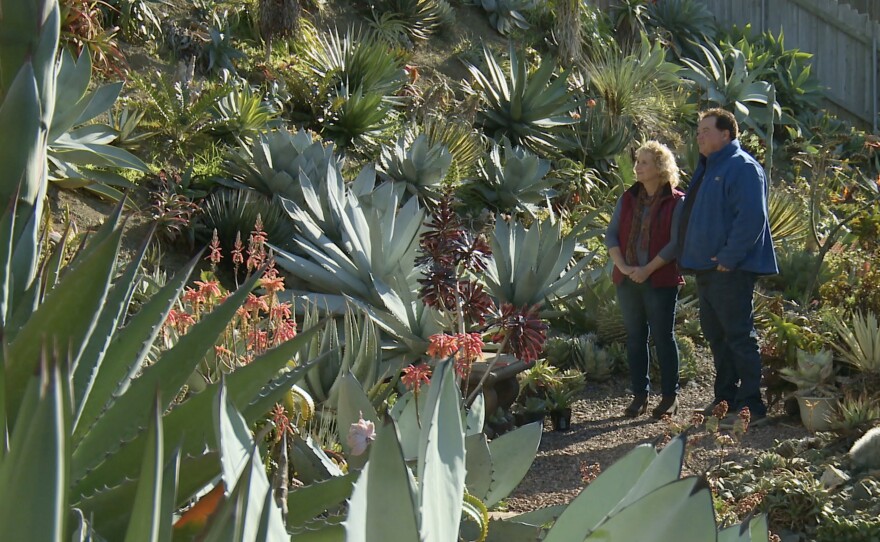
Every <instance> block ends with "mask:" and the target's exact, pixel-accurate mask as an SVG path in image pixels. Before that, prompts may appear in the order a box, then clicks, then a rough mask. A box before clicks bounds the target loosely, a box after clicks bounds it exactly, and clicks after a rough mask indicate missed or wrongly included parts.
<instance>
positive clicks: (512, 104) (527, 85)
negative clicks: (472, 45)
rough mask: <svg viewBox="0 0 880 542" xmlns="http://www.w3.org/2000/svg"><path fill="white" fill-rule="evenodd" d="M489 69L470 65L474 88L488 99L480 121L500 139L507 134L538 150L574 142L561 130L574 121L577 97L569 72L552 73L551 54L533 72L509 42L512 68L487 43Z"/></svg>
mask: <svg viewBox="0 0 880 542" xmlns="http://www.w3.org/2000/svg"><path fill="white" fill-rule="evenodd" d="M483 57H484V60H485V68H484V69H482V70H481V69H480V68H477V67H476V66H473V65H471V66H469V67H468V69H469V70H470V72H471V75H472V76H473V77H474V82H473V84H472V89H471V90H472V92H474V93H475V94H478V95H479V96H480V97H481V99H482V100H483V102H484V104H483V107H482V109H480V111H479V123H480V124H481V125H482V127H483V129H484V130H485V132H486V133H487V134H488V135H489V136H490V137H492V138H494V139H495V140H496V141H498V140H500V139H501V138H502V137H504V136H506V137H507V138H509V139H510V140H511V141H512V142H513V143H515V144H517V145H525V146H527V147H529V148H531V149H533V150H536V151H549V152H551V153H557V152H559V151H560V150H564V149H568V148H571V147H572V141H571V138H570V137H568V136H567V135H566V134H565V133H564V132H562V131H561V130H560V129H561V128H563V127H565V126H568V125H570V124H573V123H574V119H573V118H572V117H571V113H572V111H573V110H574V108H575V105H576V101H575V98H574V96H573V95H572V94H571V93H569V91H568V86H567V84H568V83H567V81H568V73H567V72H563V73H561V74H559V75H558V76H556V77H554V68H555V66H554V63H553V59H552V57H551V56H550V55H547V56H545V57H544V58H543V59H542V60H541V64H540V66H539V67H538V69H537V70H536V71H534V72H530V71H529V69H528V66H527V62H526V59H525V58H524V55H522V54H520V53H518V52H517V51H516V49H515V48H514V46H513V44H512V43H511V45H510V59H509V62H510V69H509V73H508V74H507V75H505V73H504V70H503V69H502V67H501V64H500V63H499V62H498V60H496V59H495V56H494V55H493V54H492V53H491V51H489V49H488V48H486V47H483Z"/></svg>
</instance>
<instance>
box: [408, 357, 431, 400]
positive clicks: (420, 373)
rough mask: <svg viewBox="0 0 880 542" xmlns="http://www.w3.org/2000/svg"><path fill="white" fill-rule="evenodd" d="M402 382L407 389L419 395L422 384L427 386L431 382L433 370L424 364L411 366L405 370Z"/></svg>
mask: <svg viewBox="0 0 880 542" xmlns="http://www.w3.org/2000/svg"><path fill="white" fill-rule="evenodd" d="M400 381H401V382H403V385H404V386H405V387H406V389H408V390H412V391H413V393H418V392H419V389H420V388H421V387H422V384H427V383H429V382H430V381H431V368H430V367H428V366H427V365H426V364H424V363H422V364H419V365H410V366H409V367H406V368H404V369H403V376H402V377H400Z"/></svg>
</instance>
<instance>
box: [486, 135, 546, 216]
mask: <svg viewBox="0 0 880 542" xmlns="http://www.w3.org/2000/svg"><path fill="white" fill-rule="evenodd" d="M549 171H550V162H549V161H547V160H544V159H542V158H539V157H538V156H536V155H534V154H532V153H530V152H529V151H527V150H526V149H524V148H522V147H517V146H514V145H512V144H511V143H510V141H508V140H507V138H504V140H503V142H502V144H501V145H499V144H495V145H493V146H492V150H491V151H490V152H489V155H488V156H487V157H486V159H485V160H484V162H483V163H482V165H481V168H480V173H479V175H478V178H477V179H476V180H475V181H473V182H471V183H469V184H468V186H469V187H470V188H471V189H472V190H474V191H475V192H476V193H477V194H478V195H479V197H480V198H481V199H482V200H483V201H484V202H485V203H486V205H487V206H489V207H490V208H492V209H495V210H497V211H500V212H502V213H507V212H511V211H522V212H527V213H530V214H532V215H534V212H535V210H536V205H537V204H539V203H542V202H548V201H549V200H550V198H551V197H552V196H553V195H554V194H555V192H554V190H553V186H554V185H555V184H556V183H557V182H558V179H553V178H548V177H547V173H548V172H549Z"/></svg>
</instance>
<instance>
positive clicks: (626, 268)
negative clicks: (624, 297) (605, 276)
mask: <svg viewBox="0 0 880 542" xmlns="http://www.w3.org/2000/svg"><path fill="white" fill-rule="evenodd" d="M617 268H618V269H620V272H621V273H623V274H624V275H626V276H627V277H628V276H630V275H632V274H633V273H634V272H635V270H636V269H638V267H636V266H634V265H626V264H624V265H618V266H617Z"/></svg>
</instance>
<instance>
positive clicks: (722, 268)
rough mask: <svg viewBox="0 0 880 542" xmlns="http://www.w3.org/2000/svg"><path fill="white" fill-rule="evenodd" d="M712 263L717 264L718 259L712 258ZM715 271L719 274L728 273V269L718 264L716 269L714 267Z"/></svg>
mask: <svg viewBox="0 0 880 542" xmlns="http://www.w3.org/2000/svg"><path fill="white" fill-rule="evenodd" d="M712 261H713V262H717V261H718V258H714V257H713V258H712ZM715 269H716V270H718V271H719V272H721V273H727V272H728V271H730V269H728V268H726V267H724V266H723V265H721V264H720V263H719V264H718V267H716V268H715Z"/></svg>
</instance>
